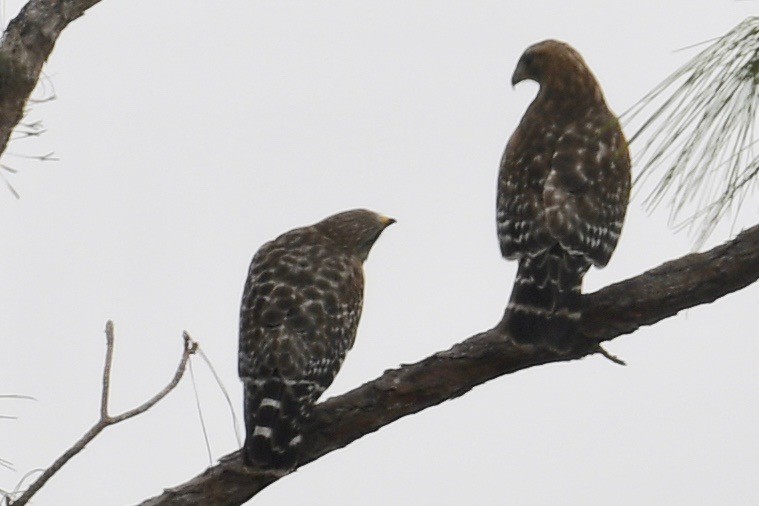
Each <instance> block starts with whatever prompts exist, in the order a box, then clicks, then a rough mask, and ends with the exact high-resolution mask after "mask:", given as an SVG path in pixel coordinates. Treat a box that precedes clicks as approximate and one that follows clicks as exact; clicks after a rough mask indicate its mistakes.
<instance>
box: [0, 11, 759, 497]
mask: <svg viewBox="0 0 759 506" xmlns="http://www.w3.org/2000/svg"><path fill="white" fill-rule="evenodd" d="M5 4H6V9H5V13H6V16H7V17H12V16H15V14H16V12H17V11H18V8H19V6H20V5H21V4H22V2H18V1H7V2H5ZM754 10H755V4H754V3H751V2H733V1H727V0H724V1H716V0H715V1H710V2H686V1H672V2H660V1H641V2H630V1H629V0H628V1H624V2H617V1H615V2H609V1H594V2H587V1H586V2H563V1H559V0H553V1H546V2H522V3H516V2H496V1H493V2H407V1H404V2H400V1H383V2H347V1H344V2H336V1H327V2H249V1H243V0H237V1H225V2H200V1H190V0H162V1H146V0H142V1H132V2H118V1H115V0H103V2H102V3H101V4H100V5H98V6H96V7H94V8H93V9H91V10H90V11H89V12H88V13H87V14H86V15H85V16H84V17H83V18H81V19H79V20H77V21H76V22H75V23H73V24H72V25H71V26H70V27H68V28H67V29H66V31H65V32H64V33H63V35H62V36H61V38H60V39H59V41H58V43H57V46H56V48H55V50H54V52H53V55H52V57H51V59H50V62H49V64H48V65H47V67H46V74H47V76H48V78H49V79H48V81H47V87H46V90H50V89H51V87H50V86H51V85H52V86H53V87H54V90H55V93H56V96H57V100H55V101H52V102H49V103H44V104H39V105H34V106H33V108H32V112H31V114H30V120H32V121H34V120H42V121H43V122H44V124H45V127H46V129H47V132H46V133H45V135H44V136H42V137H41V138H35V139H28V140H19V141H15V142H13V143H12V144H11V145H10V148H9V150H8V153H6V154H5V155H4V156H3V160H2V163H4V164H6V165H10V166H12V167H14V168H17V169H19V174H17V175H12V176H9V178H10V179H11V181H12V183H13V184H14V185H15V187H16V188H17V190H18V191H19V192H20V193H21V195H22V198H21V200H19V201H17V200H16V199H14V198H13V197H12V195H11V194H10V193H9V192H5V191H0V230H2V232H0V234H1V235H2V242H3V248H2V250H3V261H2V262H1V263H0V286H2V289H0V307H2V312H1V313H0V344H1V345H2V359H1V361H0V393H17V394H27V395H32V396H34V397H36V398H37V401H36V402H22V401H9V400H2V399H0V413H2V414H7V415H15V416H18V417H19V418H18V420H0V457H2V458H4V459H8V460H10V461H12V462H13V463H14V464H15V467H16V469H17V471H16V472H11V471H8V470H6V469H4V468H1V467H0V488H3V489H12V488H13V487H14V486H15V484H16V482H17V481H18V480H19V479H20V478H21V476H23V474H24V473H26V472H27V471H29V470H31V469H34V468H39V467H45V466H47V465H49V464H50V463H51V462H52V461H53V459H54V458H55V457H57V456H58V455H59V454H60V453H61V452H62V451H63V450H64V449H65V448H67V447H68V446H69V445H71V444H72V443H73V442H74V441H75V440H76V439H77V438H79V437H80V436H81V434H82V433H83V432H84V431H85V430H87V429H88V428H89V427H90V425H91V424H92V423H94V422H95V419H96V417H97V415H98V402H99V389H100V374H101V367H102V360H103V354H104V349H105V346H104V338H103V327H104V324H105V321H106V320H107V319H109V318H111V319H113V320H114V321H115V324H116V333H117V336H116V337H117V342H116V357H115V365H114V371H113V376H114V378H113V391H112V409H113V411H114V412H116V411H120V410H123V409H126V408H130V407H132V406H133V405H135V404H137V403H140V402H142V401H143V400H145V399H147V398H148V397H149V396H151V395H152V394H153V393H154V392H156V391H157V390H158V389H160V388H161V387H163V385H164V383H165V382H166V381H167V380H168V378H169V376H170V375H171V374H172V373H173V371H174V368H175V366H176V363H177V360H178V358H179V355H180V351H181V332H182V330H184V329H186V330H188V331H189V332H190V333H191V334H192V336H193V337H194V338H195V339H197V340H198V341H199V342H200V343H201V346H202V347H203V349H204V350H205V352H206V354H207V355H208V356H209V357H210V359H211V360H212V361H213V363H214V364H215V366H216V368H217V370H218V372H219V374H220V375H221V377H222V379H223V381H224V383H225V384H226V386H227V388H228V389H229V391H230V394H231V396H232V399H233V401H234V403H235V408H236V409H237V410H238V416H239V412H240V403H241V388H240V384H239V381H238V379H237V371H236V367H237V365H236V364H237V362H236V353H237V318H238V309H239V298H240V294H241V291H242V286H243V282H244V278H245V274H246V269H247V266H248V262H249V261H250V258H251V256H252V254H253V253H254V251H255V250H256V249H257V248H258V247H259V246H260V245H261V244H262V243H263V242H265V241H266V240H268V239H270V238H272V237H274V236H275V235H277V234H279V233H280V232H282V231H285V230H288V229H290V228H293V227H295V226H300V225H303V224H307V223H311V222H314V221H317V220H319V219H321V218H323V217H324V216H326V215H329V214H332V213H333V212H336V211H339V210H343V209H347V208H352V207H368V208H371V209H374V210H377V211H381V212H383V213H385V214H387V215H389V216H393V217H395V218H396V219H397V220H398V224H397V225H394V226H393V227H392V228H390V229H389V230H388V231H387V232H386V233H385V234H383V236H382V238H381V239H380V240H379V242H378V244H377V245H376V246H375V248H374V250H373V251H372V255H371V256H370V258H369V261H368V263H367V266H366V273H367V288H366V301H365V310H364V316H363V319H362V322H361V325H360V327H359V335H358V338H357V342H356V346H355V347H354V349H353V350H352V351H351V353H350V354H349V355H348V358H347V360H346V362H345V365H344V367H343V370H342V371H341V372H340V374H339V375H338V377H337V380H336V381H335V383H334V385H333V386H332V387H331V388H330V390H329V391H328V392H327V396H329V395H334V394H337V393H341V392H344V391H347V390H349V389H351V388H353V387H355V386H358V385H360V384H361V383H363V382H365V381H367V380H371V379H373V378H375V377H376V376H378V375H379V374H380V373H381V372H382V371H383V370H385V369H387V368H390V367H395V366H397V365H398V364H400V363H407V362H413V361H416V360H419V359H421V358H423V357H425V356H427V355H429V354H431V353H434V352H436V351H438V350H441V349H446V348H448V347H449V346H450V345H452V344H453V343H455V342H457V341H459V340H461V339H463V338H465V337H468V336H469V335H471V334H473V333H475V332H477V331H480V330H483V329H486V328H489V327H490V326H492V324H494V323H495V322H496V321H497V320H498V319H499V318H500V316H501V314H502V310H503V308H504V306H505V302H506V299H507V297H508V294H509V292H510V290H511V283H512V281H513V277H514V273H515V271H516V265H515V264H514V263H509V262H506V261H504V260H502V259H501V257H500V255H499V251H498V247H497V242H496V238H495V225H494V220H495V218H494V207H495V180H496V173H497V168H498V162H499V159H500V156H501V153H502V150H503V146H504V144H505V142H506V139H507V138H508V136H509V135H510V133H511V132H512V131H513V129H514V128H515V126H516V124H517V122H518V120H519V118H520V117H521V115H522V113H523V112H524V110H525V108H526V107H527V105H528V103H529V102H530V101H531V100H532V98H533V96H534V94H535V91H536V89H537V86H536V85H534V84H524V85H520V86H518V87H517V89H516V90H513V89H512V88H511V86H510V84H509V78H510V76H511V73H512V71H513V68H514V65H515V63H516V61H517V59H518V58H519V56H520V54H521V53H522V51H523V50H524V48H525V47H526V46H528V45H529V44H531V43H534V42H536V41H539V40H542V39H545V38H549V37H550V38H559V39H562V40H565V41H567V42H569V43H570V44H572V45H573V46H575V47H576V48H577V49H578V50H579V51H580V52H581V53H582V54H583V55H584V56H585V59H586V60H587V62H588V63H589V65H590V66H591V68H592V69H593V71H594V73H595V74H596V75H597V77H598V78H599V80H600V82H601V83H602V86H603V87H604V90H605V93H606V96H607V100H608V102H609V104H610V105H611V107H612V108H613V109H614V110H615V111H616V112H618V113H619V112H622V111H624V110H625V109H627V108H628V107H630V106H631V105H632V104H633V103H635V102H636V101H637V100H638V99H639V98H640V97H641V96H643V95H644V94H645V93H646V92H647V91H649V90H650V89H651V88H652V87H653V86H654V85H656V84H657V83H658V82H659V81H660V80H662V79H663V78H664V77H665V76H666V75H668V74H669V73H670V72H672V71H673V70H674V69H675V68H676V67H678V66H679V65H681V64H682V63H684V62H685V61H686V60H687V59H688V58H690V57H691V56H692V55H694V54H695V52H694V51H682V52H674V50H675V49H678V48H682V47H684V46H688V45H691V44H693V43H696V42H700V41H703V40H706V39H709V38H712V37H715V36H719V35H722V34H723V33H725V32H726V31H728V30H729V29H730V28H732V27H733V26H735V25H736V24H737V23H738V22H740V21H741V20H742V19H744V18H745V17H746V16H748V15H751V14H753V11H754ZM6 21H7V20H6ZM45 93H46V91H45V89H40V90H38V93H37V94H36V96H37V98H42V97H43V96H45ZM49 151H55V153H56V155H57V156H58V157H60V159H61V160H60V161H59V162H57V163H44V164H41V163H38V162H34V161H30V160H26V159H23V158H19V157H16V156H12V154H16V155H39V154H43V153H46V152H49ZM636 170H637V169H636ZM753 199H754V202H755V201H756V195H754V197H753ZM748 207H749V208H750V211H751V212H750V213H747V214H746V216H744V217H743V218H742V221H739V228H740V226H749V225H752V224H753V222H755V221H756V214H755V212H756V206H748ZM727 233H728V231H727V227H723V228H722V229H720V230H718V232H717V234H716V235H715V236H714V237H713V238H712V240H711V241H710V242H709V243H708V244H707V245H706V246H707V247H709V246H711V245H714V244H716V243H717V242H721V241H722V240H724V238H725V237H726V235H727ZM690 248H691V239H690V238H689V237H688V236H687V235H685V234H677V235H675V234H674V233H673V232H672V231H671V230H670V229H668V228H667V226H666V212H665V211H664V210H661V211H659V212H656V213H654V214H653V215H648V214H647V213H645V212H644V211H643V210H642V208H641V199H640V198H638V199H636V200H634V201H633V203H632V204H631V206H630V211H629V213H628V219H627V222H626V224H625V228H624V230H623V234H622V240H621V242H620V244H619V247H618V249H617V251H616V253H615V255H614V257H613V258H612V260H611V263H610V265H609V266H608V267H607V268H606V269H604V270H602V271H595V270H594V271H592V272H591V273H590V274H588V276H587V277H586V290H587V291H591V290H594V289H597V288H599V287H602V286H605V285H607V284H609V283H611V282H615V281H618V280H621V279H624V278H627V277H630V276H632V275H635V274H638V273H640V272H642V271H644V270H646V269H648V268H650V267H653V266H656V265H659V264H660V263H662V262H663V261H665V260H668V259H671V258H675V257H678V256H681V255H683V254H685V253H687V252H688V251H689V250H690ZM757 300H759V286H757V285H754V286H752V287H750V288H748V289H746V290H743V291H741V292H738V293H736V294H733V295H730V296H728V297H725V298H723V299H721V300H720V301H718V302H716V303H714V304H711V305H708V306H701V307H698V308H695V309H692V310H689V311H687V312H685V313H683V314H681V315H679V316H677V317H675V318H671V319H668V320H666V321H664V322H662V323H660V324H658V325H656V326H654V327H650V328H645V329H642V330H640V331H638V332H636V333H635V334H633V335H630V336H625V337H622V338H619V339H617V340H615V341H614V342H612V343H610V344H609V346H608V348H609V350H610V351H611V352H613V353H615V354H618V355H620V356H621V357H623V358H624V359H626V360H627V361H628V363H629V366H628V367H626V368H623V367H619V366H616V365H614V364H612V363H611V362H609V361H607V360H605V359H603V358H600V357H590V358H587V359H585V360H582V361H579V362H572V363H562V364H556V365H549V366H543V367H538V368H533V369H530V370H527V371H524V372H520V373H518V374H513V375H509V376H506V377H502V378H499V379H497V380H494V381H491V382H490V383H488V384H486V385H484V386H481V387H479V388H476V389H475V390H474V391H473V392H470V393H469V394H467V395H465V396H464V397H462V398H459V399H456V400H454V401H451V402H447V403H445V404H443V405H441V406H439V407H435V408H432V409H429V410H427V411H424V412H423V413H421V414H418V415H415V416H411V417H408V418H405V419H403V420H400V421H399V422H396V423H394V424H392V425H391V426H388V427H386V428H384V429H382V430H381V431H379V432H378V433H375V434H371V435H369V436H367V437H364V438H363V439H361V440H359V441H357V442H356V443H354V444H352V445H350V446H349V447H347V448H345V449H343V450H340V451H337V452H334V453H332V454H330V455H328V456H326V457H324V458H322V459H320V460H319V461H317V462H315V463H313V464H310V465H308V466H306V467H304V468H302V469H301V470H299V471H298V472H296V473H295V474H294V475H292V476H289V477H287V478H285V479H283V480H281V481H279V482H278V483H275V484H274V485H273V486H271V487H270V488H269V489H267V490H265V491H264V492H263V493H261V494H260V495H259V496H257V497H256V499H255V500H254V503H255V504H261V505H269V504H272V505H273V504H306V503H307V504H316V505H320V504H330V505H350V504H366V505H384V504H423V505H426V504H466V503H472V502H476V503H478V504H504V503H509V504H519V505H553V504H572V505H586V504H616V505H639V504H667V505H686V504H687V505H691V506H692V505H711V504H749V503H751V502H755V501H757V500H759V487H758V486H757V484H756V476H757V472H759V456H757V455H759V431H757V427H759V378H757V374H756V364H755V362H756V359H755V357H756V356H757V355H759V340H757V339H756V337H757V335H756V334H757V331H756V328H755V327H756V326H755V324H754V322H753V318H752V317H753V313H754V312H755V311H756V308H757ZM195 372H196V377H197V382H198V386H199V390H200V396H201V402H202V406H203V413H204V415H205V419H206V424H207V427H208V432H209V437H210V440H211V445H212V450H213V455H214V458H217V457H220V456H221V455H224V454H226V453H228V452H230V451H232V450H233V449H235V448H236V445H237V443H236V439H235V436H234V433H233V429H232V423H231V419H230V416H229V412H228V410H227V407H226V406H225V404H224V401H223V398H222V395H221V393H220V392H219V390H218V388H217V387H216V386H215V385H214V383H213V380H212V378H211V376H210V374H209V373H208V372H207V370H206V369H205V367H204V366H203V365H202V363H201V362H200V361H198V362H196V363H195ZM207 465H208V460H207V457H206V450H205V446H204V443H203V439H202V434H201V430H200V426H199V422H198V416H197V412H196V408H195V400H194V398H193V393H192V388H191V386H190V382H189V381H183V383H182V384H181V385H180V387H179V388H178V389H177V390H176V391H175V392H174V393H172V394H171V395H170V397H169V398H167V399H166V400H165V401H164V402H162V403H161V404H160V405H158V406H157V407H156V408H154V409H153V410H151V411H150V412H149V413H147V414H146V415H143V416H141V417H139V418H136V419H133V420H131V421H129V422H126V423H124V424H122V425H119V426H116V427H113V428H110V429H108V430H107V431H106V432H105V433H104V434H102V435H101V436H100V437H99V438H98V439H96V440H95V441H94V442H93V443H92V444H91V445H90V446H89V447H88V448H87V449H86V450H85V451H84V452H83V453H82V454H80V455H78V456H77V457H76V458H75V459H74V460H73V461H71V463H70V464H69V465H68V466H67V467H66V468H64V469H63V470H62V471H61V472H60V473H59V474H58V475H57V476H56V477H55V478H53V480H52V481H51V482H50V483H49V484H48V485H47V486H46V487H45V489H43V491H42V492H41V493H40V494H39V495H38V496H37V499H36V501H35V504H38V505H43V506H44V505H53V504H54V505H61V504H81V505H102V504H130V503H135V502H138V501H139V500H142V499H144V498H147V497H149V496H152V495H155V494H158V493H159V492H160V491H161V490H162V488H164V487H169V486H173V485H176V484H179V483H181V482H183V481H185V480H187V479H189V478H191V477H192V476H195V475H196V474H197V473H199V472H201V471H202V470H203V469H204V468H205V467H206V466H207Z"/></svg>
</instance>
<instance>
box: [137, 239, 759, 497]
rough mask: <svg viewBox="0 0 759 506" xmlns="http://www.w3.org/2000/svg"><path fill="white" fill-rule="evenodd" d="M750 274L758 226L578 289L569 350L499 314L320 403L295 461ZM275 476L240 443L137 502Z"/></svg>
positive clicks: (729, 287)
mask: <svg viewBox="0 0 759 506" xmlns="http://www.w3.org/2000/svg"><path fill="white" fill-rule="evenodd" d="M757 279H759V225H756V226H754V227H752V228H750V229H748V230H745V231H743V232H742V233H741V234H739V235H738V236H737V237H736V238H735V239H733V240H731V241H729V242H727V243H725V244H722V245H720V246H717V247H716V248H714V249H712V250H710V251H707V252H705V253H694V254H690V255H686V256H684V257H682V258H679V259H677V260H673V261H670V262H666V263H664V264H662V265H661V266H659V267H656V268H654V269H651V270H650V271H647V272H644V273H643V274H641V275H639V276H636V277H634V278H631V279H628V280H625V281H622V282H620V283H616V284H613V285H610V286H608V287H606V288H603V289H601V290H599V291H597V292H594V293H591V294H587V295H584V296H583V320H582V327H581V328H582V332H583V334H584V336H583V338H582V339H580V340H579V341H578V342H577V344H576V345H575V347H574V348H573V349H572V351H571V352H570V353H568V354H567V355H564V356H560V355H556V354H553V353H551V352H548V351H546V350H540V349H535V348H532V347H519V346H515V345H514V344H512V343H511V342H510V341H509V339H508V338H507V336H506V335H505V334H504V333H503V332H502V331H501V324H500V323H499V325H497V326H496V327H494V328H492V329H490V330H487V331H485V332H481V333H479V334H477V335H474V336H472V337H470V338H468V339H466V340H465V341H462V342H460V343H458V344H456V345H454V346H453V347H452V348H450V349H449V350H446V351H441V352H438V353H436V354H434V355H432V356H430V357H427V358H425V359H424V360H422V361H420V362H417V363H415V364H408V365H403V366H401V367H400V368H398V369H392V370H389V371H386V372H385V374H383V375H382V376H380V377H379V378H377V379H375V380H373V381H370V382H368V383H366V384H364V385H362V386H360V387H358V388H356V389H354V390H352V391H350V392H348V393H346V394H343V395H341V396H338V397H333V398H331V399H328V400H327V401H325V402H323V403H321V404H319V405H318V406H317V407H316V409H315V416H314V422H313V424H312V426H311V427H310V429H309V432H310V433H309V435H308V437H307V438H306V442H305V444H304V446H305V448H304V449H303V457H302V460H301V465H303V464H306V463H308V462H311V461H313V460H316V459H318V458H319V457H321V456H322V455H324V454H326V453H329V452H331V451H334V450H337V449H339V448H342V447H344V446H346V445H348V444H350V443H351V442H352V441H355V440H356V439H359V438H360V437H362V436H364V435H366V434H369V433H371V432H374V431H377V430H379V429H380V428H382V427H383V426H385V425H388V424H390V423H392V422H393V421H395V420H398V419H399V418H402V417H404V416H407V415H411V414H413V413H416V412H418V411H421V410H423V409H426V408H428V407H430V406H434V405H436V404H440V403H441V402H443V401H446V400H449V399H453V398H455V397H458V396H460V395H463V394H465V393H466V392H468V391H469V390H471V389H472V388H473V387H475V386H477V385H480V384H482V383H485V382H486V381H488V380H491V379H493V378H496V377H498V376H502V375H504V374H510V373H513V372H516V371H519V370H521V369H526V368H528V367H533V366H536V365H541V364H546V363H549V362H558V361H569V360H576V359H580V358H582V357H585V356H587V355H590V354H593V353H598V352H600V349H599V343H600V342H603V341H608V340H611V339H614V338H615V337H618V336H620V335H624V334H629V333H631V332H634V331H635V330H637V329H638V328H640V327H642V326H645V325H652V324H654V323H656V322H658V321H660V320H663V319H665V318H669V317H671V316H674V315H676V314H677V313H678V312H680V311H681V310H683V309H686V308H689V307H693V306H697V305H700V304H706V303H709V302H713V301H714V300H716V299H718V298H720V297H723V296H725V295H727V294H729V293H732V292H735V291H737V290H740V289H741V288H744V287H746V286H748V285H750V284H752V283H754V282H755V281H756V280H757ZM282 476H283V475H282V474H275V473H271V472H266V471H262V470H249V469H246V468H245V467H244V466H243V465H242V462H241V458H240V452H239V451H237V452H233V453H231V454H229V455H227V456H225V457H223V458H222V459H221V460H220V463H219V464H217V465H215V466H212V467H210V468H208V469H206V470H205V471H204V472H203V473H202V474H200V475H198V476H196V477H195V478H193V479H192V480H190V481H188V482H186V483H184V484H182V485H179V486H178V487H175V488H171V489H166V490H165V491H164V492H163V494H161V495H159V496H156V497H153V498H151V499H148V500H146V501H144V502H142V503H141V506H157V505H169V504H170V505H200V504H219V505H222V504H223V505H237V504H242V503H244V502H245V501H247V500H248V499H250V498H251V497H253V496H254V495H255V494H257V493H258V492H259V491H261V490H263V489H264V488H265V487H267V486H268V485H270V484H271V483H273V482H274V481H276V480H278V479H279V478H281V477H282Z"/></svg>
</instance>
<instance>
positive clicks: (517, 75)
mask: <svg viewBox="0 0 759 506" xmlns="http://www.w3.org/2000/svg"><path fill="white" fill-rule="evenodd" d="M525 79H529V77H528V76H527V69H526V68H525V64H524V62H523V61H522V59H521V58H520V60H519V63H517V68H516V69H514V74H512V76H511V87H512V88H513V87H515V86H516V85H517V84H518V83H521V82H522V81H524V80H525Z"/></svg>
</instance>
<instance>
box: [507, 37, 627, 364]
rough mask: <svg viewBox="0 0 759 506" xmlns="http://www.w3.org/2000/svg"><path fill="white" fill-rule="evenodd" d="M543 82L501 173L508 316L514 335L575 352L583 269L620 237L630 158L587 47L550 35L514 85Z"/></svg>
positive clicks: (523, 62)
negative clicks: (512, 275) (585, 55)
mask: <svg viewBox="0 0 759 506" xmlns="http://www.w3.org/2000/svg"><path fill="white" fill-rule="evenodd" d="M526 79H532V80H533V81H536V82H537V83H538V84H539V85H540V90H539V91H538V94H537V96H536V97H535V100H533V102H532V103H531V104H530V106H529V107H528V109H527V112H525V114H524V116H523V117H522V120H521V121H520V123H519V126H518V127H517V129H516V131H515V132H514V133H513V134H512V136H511V138H510V139H509V142H508V144H507V145H506V151H505V152H504V154H503V158H502V159H501V168H500V173H499V175H498V199H497V220H496V221H497V228H498V240H499V242H500V246H501V254H502V255H503V257H504V258H506V259H509V260H513V259H516V260H518V261H519V268H518V270H517V276H516V280H515V281H514V288H513V289H512V292H511V299H510V300H509V304H508V306H507V308H506V315H505V318H504V324H505V326H506V330H507V332H508V333H509V335H510V336H511V338H512V339H513V340H514V341H515V342H518V343H529V344H534V345H538V346H543V347H547V348H550V349H553V350H555V351H559V352H564V351H567V350H568V349H569V348H570V347H571V345H572V342H573V338H574V336H575V333H576V329H577V323H578V321H579V319H580V289H581V285H582V278H583V276H584V275H585V273H586V272H587V270H588V269H589V268H590V266H591V264H592V265H595V266H596V267H603V266H605V265H606V264H607V263H608V262H609V258H610V257H611V254H612V252H613V251H614V248H615V247H616V245H617V240H618V239H619V234H620V231H621V229H622V222H623V220H624V217H625V211H626V209H627V202H628V199H629V196H630V157H629V154H628V150H627V141H626V140H625V137H624V135H623V133H622V129H621V128H620V126H619V122H618V121H617V118H616V116H614V114H613V113H612V112H611V111H610V110H609V108H608V106H607V105H606V102H605V100H604V96H603V93H602V91H601V87H600V86H599V84H598V82H597V81H596V78H595V76H593V74H592V73H591V71H590V69H589V68H588V66H587V65H586V64H585V61H584V60H583V59H582V56H580V54H579V53H578V52H577V51H576V50H574V49H573V48H572V47H570V46H569V45H567V44H565V43H563V42H559V41H555V40H546V41H543V42H539V43H537V44H535V45H533V46H530V47H528V48H527V49H526V50H525V52H524V54H522V57H521V58H520V59H519V63H518V64H517V67H516V70H515V71H514V75H513V76H512V78H511V83H512V85H516V84H517V83H519V82H521V81H524V80H526Z"/></svg>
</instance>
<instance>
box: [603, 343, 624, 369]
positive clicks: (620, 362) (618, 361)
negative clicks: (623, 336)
mask: <svg viewBox="0 0 759 506" xmlns="http://www.w3.org/2000/svg"><path fill="white" fill-rule="evenodd" d="M596 353H598V354H600V355H603V356H604V357H606V358H608V359H609V360H611V361H612V362H614V363H615V364H618V365H627V362H625V361H624V360H622V359H621V358H619V357H618V356H616V355H612V354H611V353H609V352H608V351H606V350H605V349H604V347H603V346H601V345H600V344H599V345H598V348H596Z"/></svg>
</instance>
